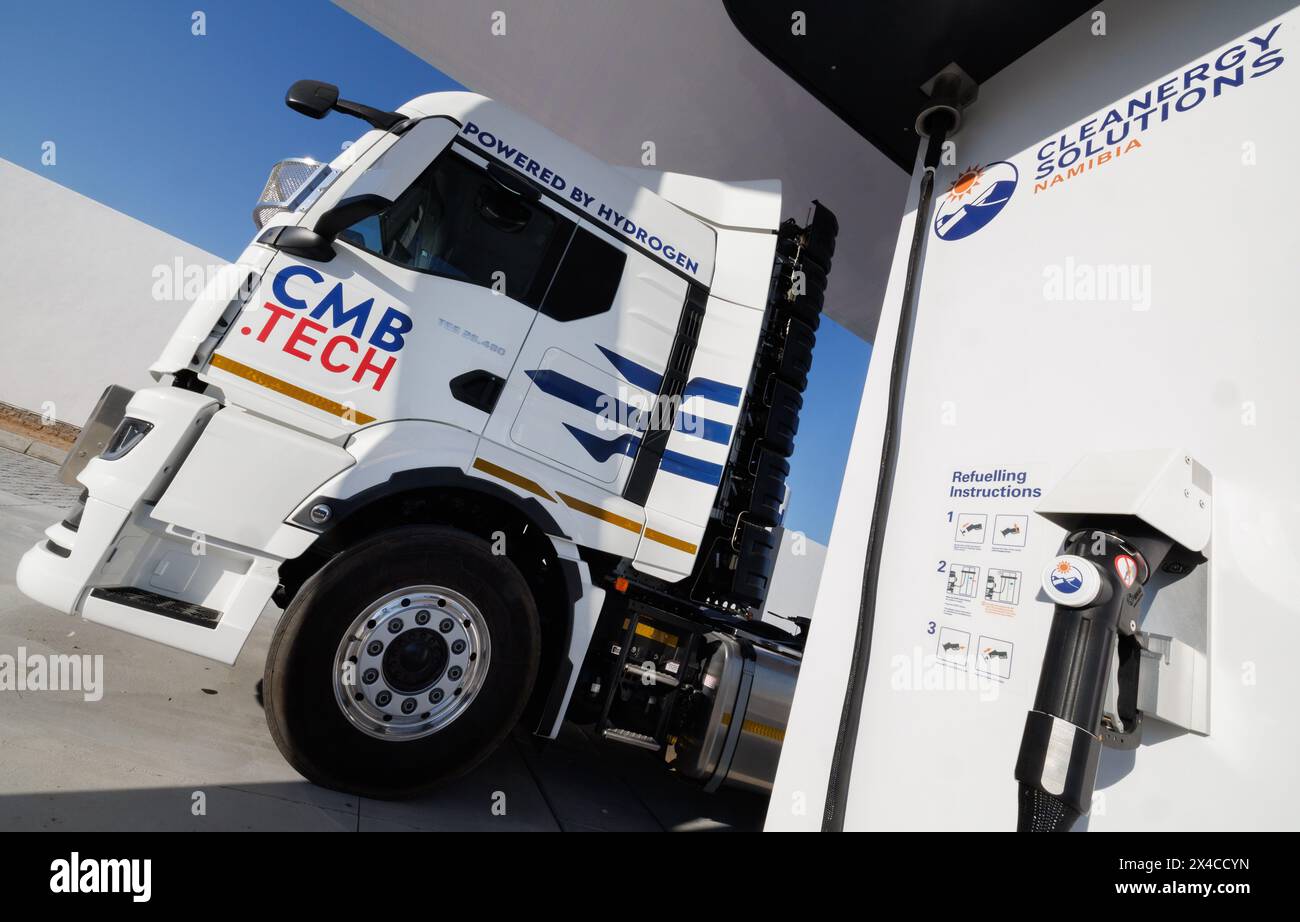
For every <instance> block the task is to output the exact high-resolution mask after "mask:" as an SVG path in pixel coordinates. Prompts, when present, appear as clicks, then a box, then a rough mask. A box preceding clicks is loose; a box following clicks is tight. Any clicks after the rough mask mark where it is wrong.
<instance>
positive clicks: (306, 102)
mask: <svg viewBox="0 0 1300 922" xmlns="http://www.w3.org/2000/svg"><path fill="white" fill-rule="evenodd" d="M284 104H285V105H286V106H288V107H289V108H290V109H292V110H293V111H295V112H301V113H302V114H303V115H305V116H307V117H308V118H324V117H325V116H326V115H328V114H329V112H330V110H331V109H337V110H338V111H339V112H342V113H343V114H344V115H351V116H353V117H355V118H359V119H361V120H362V121H363V122H366V123H367V124H369V125H370V126H371V127H372V128H378V129H379V130H380V131H390V130H392V129H393V128H396V127H397V126H398V125H402V124H403V123H406V124H407V125H408V126H409V124H410V123H411V122H412V120H411V119H408V118H407V117H406V116H405V115H402V114H400V113H398V112H385V111H384V110H383V109H376V108H373V107H372V106H367V105H364V104H362V103H359V102H352V101H351V100H347V99H339V88H338V87H336V86H335V85H334V84H332V83H325V82H323V81H321V80H299V81H298V82H297V83H295V84H294V85H293V86H291V87H289V92H287V93H285V94H284ZM398 133H399V134H400V133H401V132H400V131H399V132H398Z"/></svg>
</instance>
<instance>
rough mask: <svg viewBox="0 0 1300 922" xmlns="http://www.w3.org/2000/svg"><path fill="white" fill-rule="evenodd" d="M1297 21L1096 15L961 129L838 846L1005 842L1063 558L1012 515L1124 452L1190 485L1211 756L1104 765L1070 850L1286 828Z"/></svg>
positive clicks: (886, 317)
mask: <svg viewBox="0 0 1300 922" xmlns="http://www.w3.org/2000/svg"><path fill="white" fill-rule="evenodd" d="M1292 5H1293V3H1290V2H1252V3H1249V4H1223V3H1215V2H1209V0H1197V2H1191V3H1185V2H1179V3H1175V2H1172V0H1159V2H1144V3H1137V2H1125V3H1107V4H1105V5H1104V6H1103V7H1101V8H1100V10H1101V11H1102V12H1103V13H1104V14H1105V16H1104V20H1100V21H1099V20H1098V19H1097V18H1096V17H1095V14H1089V15H1086V16H1084V17H1082V18H1080V19H1079V20H1077V21H1076V22H1074V23H1073V24H1072V25H1071V26H1069V27H1067V28H1066V29H1064V30H1062V31H1061V32H1060V33H1058V34H1057V35H1055V36H1053V37H1052V38H1051V39H1049V40H1048V41H1047V42H1045V43H1044V44H1042V45H1041V46H1039V47H1038V48H1036V49H1035V50H1033V51H1032V52H1030V53H1029V54H1027V55H1026V56H1024V57H1023V58H1021V59H1020V60H1018V61H1016V62H1015V63H1014V64H1012V65H1011V66H1010V67H1008V68H1007V69H1006V70H1005V71H1003V72H1002V73H1000V74H998V75H997V76H996V77H995V78H994V79H992V80H990V81H989V82H988V83H986V84H985V85H984V86H982V87H981V89H980V95H979V99H978V101H977V102H976V103H975V104H974V105H973V106H972V107H971V108H970V109H969V110H968V111H967V113H966V120H965V123H964V126H963V128H962V131H961V132H960V134H958V135H957V136H956V138H955V141H956V148H955V154H956V156H955V160H956V162H955V163H954V164H951V165H945V166H942V167H940V171H939V175H938V180H937V182H936V186H935V189H936V194H935V207H934V210H933V213H932V214H931V216H930V221H929V226H928V229H927V232H926V242H925V252H924V270H923V280H922V283H921V285H920V289H919V301H918V320H917V324H916V330H915V339H914V343H913V348H912V353H911V367H910V372H909V375H908V379H907V392H906V405H905V410H904V413H903V418H902V425H901V454H900V460H899V466H898V473H897V481H896V486H895V490H894V493H893V499H892V505H891V511H890V519H889V528H888V531H887V533H886V537H885V544H884V555H883V562H882V570H881V573H880V583H879V601H878V605H877V610H876V618H875V625H874V633H873V636H872V641H871V659H870V667H869V669H868V672H867V675H866V679H865V695H864V700H863V707H862V720H861V724H860V727H859V733H858V738H857V746H856V758H855V760H854V763H853V766H852V773H851V784H850V788H849V792H848V797H847V804H846V808H845V809H846V812H845V814H844V815H845V818H846V823H845V825H846V828H850V829H917V828H921V829H994V830H997V829H1013V828H1014V827H1015V823H1016V795H1017V787H1016V782H1015V780H1014V777H1013V772H1014V769H1015V764H1016V755H1017V751H1018V748H1019V745H1020V738H1021V732H1022V730H1023V727H1024V724H1025V715H1026V713H1027V711H1028V710H1029V709H1030V707H1031V705H1032V704H1033V699H1034V693H1035V689H1036V685H1037V680H1038V673H1039V669H1040V664H1041V661H1042V655H1043V650H1044V645H1045V641H1046V636H1047V630H1048V626H1049V624H1050V621H1051V617H1052V611H1053V607H1052V604H1051V602H1050V600H1049V599H1048V598H1047V596H1046V595H1045V594H1044V593H1043V592H1042V590H1041V586H1040V578H1041V574H1042V572H1043V570H1044V568H1045V567H1046V566H1047V565H1048V564H1049V563H1050V562H1051V561H1052V560H1053V559H1054V558H1055V556H1056V554H1057V552H1058V550H1059V548H1060V545H1061V541H1062V538H1063V536H1064V534H1065V530H1064V529H1063V528H1062V527H1060V526H1058V525H1054V524H1052V523H1051V522H1049V521H1048V520H1047V519H1046V518H1044V517H1042V516H1041V515H1038V514H1037V513H1036V512H1035V509H1036V508H1037V507H1038V505H1039V502H1040V499H1041V498H1042V497H1044V496H1046V495H1047V494H1048V493H1049V491H1051V490H1052V488H1053V487H1054V486H1055V485H1056V484H1057V483H1058V482H1059V481H1060V480H1061V479H1062V478H1063V477H1064V476H1065V475H1066V473H1067V472H1069V471H1070V470H1071V469H1072V468H1073V467H1074V466H1075V465H1076V464H1077V463H1078V462H1079V461H1080V459H1081V458H1084V457H1085V456H1087V455H1090V454H1093V453H1096V452H1106V451H1117V450H1150V451H1152V452H1163V451H1171V450H1173V451H1179V452H1187V453H1189V454H1190V456H1191V457H1193V458H1195V460H1196V462H1198V463H1199V464H1200V465H1203V466H1204V468H1205V470H1207V471H1208V472H1209V473H1210V474H1211V475H1212V477H1213V483H1214V497H1213V498H1214V505H1213V517H1212V518H1213V521H1212V526H1211V533H1210V540H1209V544H1208V548H1207V550H1206V554H1207V556H1208V557H1209V564H1208V567H1209V571H1208V576H1209V593H1210V598H1209V608H1210V613H1211V614H1210V627H1209V636H1208V639H1204V638H1203V639H1202V640H1203V642H1205V643H1208V650H1209V652H1210V654H1211V655H1210V656H1209V660H1208V662H1209V663H1210V669H1211V673H1212V674H1211V675H1210V677H1209V683H1208V684H1209V689H1210V701H1209V711H1210V714H1211V717H1210V720H1209V722H1208V727H1209V728H1211V732H1210V733H1209V734H1208V735H1200V734H1198V733H1193V732H1187V731H1184V730H1181V729H1178V728H1176V727H1174V726H1173V725H1172V724H1171V723H1166V722H1162V721H1160V720H1150V721H1148V725H1147V726H1146V732H1145V736H1144V738H1143V743H1142V745H1141V746H1140V747H1139V748H1138V749H1137V750H1135V751H1119V750H1114V749H1106V750H1104V751H1103V753H1102V757H1101V763H1100V771H1099V777H1098V781H1097V786H1096V795H1095V799H1094V803H1093V809H1092V812H1091V814H1090V816H1089V817H1088V818H1087V819H1085V820H1082V821H1081V822H1080V823H1079V824H1078V826H1077V827H1076V828H1088V829H1093V830H1110V829H1206V828H1253V829H1267V828H1295V827H1296V826H1297V825H1300V805H1297V803H1296V801H1295V799H1294V798H1292V797H1289V796H1288V795H1287V793H1286V792H1287V791H1288V790H1289V789H1290V787H1291V785H1292V783H1293V780H1294V775H1295V767H1294V766H1295V763H1296V760H1297V758H1298V757H1300V722H1297V721H1296V720H1295V715H1294V708H1295V702H1296V701H1297V700H1298V699H1300V670H1297V669H1296V665H1295V653H1294V650H1295V648H1296V631H1297V625H1300V602H1298V601H1297V595H1296V593H1295V591H1294V589H1293V587H1292V585H1291V583H1292V575H1293V573H1294V571H1295V567H1296V548H1297V543H1296V536H1295V534H1294V531H1295V529H1294V523H1295V522H1296V521H1297V520H1300V515H1298V513H1300V509H1298V508H1297V507H1298V506H1300V502H1298V501H1297V494H1296V488H1295V458H1296V456H1297V453H1298V452H1300V417H1297V415H1296V414H1295V412H1294V410H1293V407H1292V402H1293V400H1294V397H1295V394H1296V392H1297V387H1298V386H1300V372H1298V371H1297V365H1296V361H1295V355H1294V353H1295V343H1296V342H1297V341H1298V340H1300V317H1298V315H1297V298H1298V297H1300V296H1298V295H1297V291H1298V290H1300V277H1298V275H1297V270H1296V265H1297V263H1296V256H1295V254H1296V250H1297V245H1298V244H1300V235H1297V232H1296V229H1295V226H1294V221H1293V218H1292V215H1293V214H1294V213H1295V209H1296V206H1297V205H1298V204H1300V188H1298V187H1297V184H1296V181H1295V165H1294V151H1295V150H1297V149H1298V148H1300V122H1298V121H1297V120H1296V118H1295V99H1296V98H1297V95H1298V94H1300V61H1297V60H1295V56H1296V55H1297V54H1298V53H1300V11H1296V10H1289V9H1288V7H1290V6H1292ZM1099 22H1100V25H1099ZM958 63H960V62H958ZM916 187H917V183H916V181H915V179H914V182H913V190H912V194H911V197H910V199H909V203H910V204H909V207H915V202H916ZM911 232H912V216H910V215H909V216H907V217H905V218H904V220H903V222H902V227H901V230H900V236H899V249H898V252H897V254H896V258H895V262H894V271H893V275H892V277H891V279H890V284H889V289H888V292H887V295H886V304H885V309H884V314H883V316H882V321H881V331H880V332H881V336H880V338H879V341H878V344H877V345H878V349H880V350H884V349H885V347H886V344H887V343H888V344H892V337H893V334H894V329H895V328H896V326H897V318H898V310H899V299H900V298H901V292H902V283H903V273H904V271H905V257H906V247H907V245H908V244H909V243H910V239H911ZM888 373H889V367H888V363H887V362H877V363H873V365H872V368H871V370H870V372H869V376H868V382H867V385H866V389H865V392H864V399H863V405H862V411H861V414H860V415H859V417H858V420H859V421H858V424H857V430H856V435H855V441H854V446H853V450H852V454H851V460H850V463H851V469H850V470H849V472H848V476H847V478H846V481H845V487H844V491H843V493H842V495H841V499H840V507H839V514H838V518H837V521H836V526H835V530H834V533H833V535H832V539H831V544H830V548H829V552H828V557H827V567H826V575H825V578H824V580H823V582H822V587H821V592H820V596H819V599H818V605H817V609H816V614H815V617H814V622H813V623H814V625H815V626H814V628H813V630H812V635H811V638H810V644H809V651H808V659H807V661H806V662H805V664H804V669H803V676H802V678H801V680H800V685H799V688H798V691H797V693H796V698H795V704H794V711H793V714H792V719H791V724H792V725H791V729H790V731H789V733H788V735H787V740H786V751H785V753H784V754H783V756H782V763H781V768H780V771H779V773H778V778H777V784H776V790H775V791H774V794H773V797H772V801H771V805H770V808H769V814H768V827H769V828H777V829H787V828H817V827H818V826H819V825H820V823H821V817H822V809H823V802H824V792H825V790H826V779H827V774H828V772H829V770H830V761H831V757H830V754H831V751H832V749H833V747H834V742H835V738H836V727H837V724H838V722H839V719H840V714H841V706H842V703H843V694H844V681H845V674H846V670H847V665H848V661H849V655H850V654H849V651H850V650H851V647H852V641H853V631H854V624H855V622H856V619H857V615H858V605H859V600H860V593H861V580H862V561H863V557H864V554H865V545H866V534H867V530H868V528H869V526H870V521H869V519H870V510H871V506H872V495H871V494H872V491H873V490H874V486H875V482H876V473H877V469H878V467H879V458H880V444H881V431H882V425H883V418H884V394H885V388H886V386H887V381H888ZM1178 499H1179V500H1181V499H1182V496H1181V495H1180V496H1179V497H1178ZM1198 642H1200V641H1198ZM1197 725H1198V726H1204V725H1205V724H1203V723H1199V722H1198V723H1197Z"/></svg>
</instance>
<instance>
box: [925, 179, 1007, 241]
mask: <svg viewBox="0 0 1300 922" xmlns="http://www.w3.org/2000/svg"><path fill="white" fill-rule="evenodd" d="M1019 181H1020V171H1019V170H1017V169H1016V167H1015V164H1013V163H1009V162H1007V161H1006V160H999V161H997V162H996V163H990V164H989V165H988V166H972V167H967V168H966V169H964V170H962V172H961V173H960V174H959V175H958V176H957V178H956V179H954V180H953V182H952V185H951V186H950V187H949V188H948V191H947V193H946V194H945V195H944V196H943V197H942V198H941V199H940V200H939V205H938V207H937V208H936V209H935V214H934V233H935V236H937V237H938V238H939V239H940V240H963V239H965V238H966V237H969V236H970V235H971V234H973V233H975V232H976V231H977V230H980V229H981V228H982V227H984V226H985V225H986V224H988V223H989V222H990V221H992V220H993V219H994V218H996V217H997V216H998V215H999V214H1000V213H1001V212H1002V209H1003V208H1005V207H1006V205H1007V202H1009V201H1011V196H1012V195H1013V194H1014V193H1015V191H1016V184H1017V183H1018V182H1019Z"/></svg>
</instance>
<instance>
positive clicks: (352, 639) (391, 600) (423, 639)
mask: <svg viewBox="0 0 1300 922" xmlns="http://www.w3.org/2000/svg"><path fill="white" fill-rule="evenodd" d="M491 652H492V651H491V642H490V638H489V636H488V630H487V622H485V621H484V620H483V615H482V614H481V613H480V612H479V610H478V608H477V607H476V606H475V605H474V603H473V602H471V601H470V600H469V599H467V598H465V597H464V596H463V595H461V594H460V593H458V592H454V591H452V590H450V589H446V588H443V587H441V586H409V587H407V588H405V589H401V590H398V591H397V592H391V593H389V594H388V595H385V596H384V597H382V598H380V599H377V600H375V601H374V602H373V603H371V604H370V605H368V606H367V607H366V608H365V609H364V610H363V611H362V612H361V614H360V615H358V616H357V618H356V620H354V621H353V622H352V626H351V627H350V628H349V629H348V632H347V633H346V634H345V635H344V637H343V640H342V641H341V642H340V643H339V648H338V652H337V653H336V654H335V657H334V698H335V700H336V701H337V702H338V705H339V709H340V710H342V711H343V715H344V716H345V717H346V718H347V719H348V721H349V722H350V723H351V724H352V725H353V726H354V727H356V728H357V729H358V730H360V731H361V732H362V733H365V734H367V735H368V736H373V737H376V738H379V739H386V740H411V739H420V738H422V737H426V736H429V735H431V734H433V733H437V732H438V731H439V730H441V729H442V728H443V727H445V726H447V725H448V724H449V723H451V722H452V721H453V720H455V719H456V718H457V717H459V716H460V715H461V714H463V713H464V712H465V710H466V709H467V708H468V707H469V705H470V703H471V702H472V701H473V700H474V696H475V695H477V694H478V691H479V689H480V688H481V687H482V685H483V678H484V676H486V675H487V670H488V663H489V660H490V658H491Z"/></svg>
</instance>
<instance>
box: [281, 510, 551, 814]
mask: <svg viewBox="0 0 1300 922" xmlns="http://www.w3.org/2000/svg"><path fill="white" fill-rule="evenodd" d="M540 647H541V643H540V629H539V627H538V615H537V606H536V604H535V602H534V600H533V597H532V594H531V593H530V592H529V589H528V584H527V582H526V581H525V580H524V578H523V576H522V574H520V572H519V570H518V569H517V568H516V567H515V566H514V564H512V563H511V562H510V561H509V559H507V558H506V557H504V556H499V555H494V554H492V553H491V551H490V549H489V547H488V544H487V542H485V541H483V540H482V539H480V538H477V537H475V536H473V535H470V534H468V533H466V532H462V531H457V530H455V529H451V528H441V527H434V526H417V527H409V528H401V529H396V530H393V531H389V532H385V533H383V534H380V535H376V536H375V537H373V538H370V539H368V540H366V541H364V542H362V543H361V544H359V545H357V546H356V547H355V548H352V549H350V550H348V551H345V552H344V553H342V554H340V555H339V556H337V557H335V558H334V559H333V560H331V561H330V562H329V563H328V564H327V565H326V566H325V567H324V568H323V569H322V570H321V571H320V572H319V573H317V574H316V575H315V576H313V577H312V578H311V579H310V580H309V581H308V582H307V583H306V584H305V585H304V586H303V587H302V589H301V590H300V591H299V593H298V594H297V596H296V597H295V598H294V600H293V602H292V603H290V605H289V607H288V609H286V610H285V613H284V615H283V617H282V618H281V619H280V623H279V625H278V626H277V627H276V630H275V634H274V636H273V637H272V639H271V649H270V652H269V653H268V654H267V659H266V675H265V681H264V683H263V687H264V694H265V707H266V719H267V724H268V726H269V727H270V730H271V736H272V737H273V738H274V739H275V742H276V745H277V746H278V747H279V748H280V752H281V753H282V754H283V755H284V757H285V758H286V759H287V760H288V761H289V763H290V764H291V765H292V766H293V767H294V768H295V769H297V770H298V771H299V772H300V773H301V774H302V775H303V776H304V777H306V778H307V779H308V780H309V781H312V782H313V783H315V784H319V785H321V786H322V787H327V788H332V789H335V790H341V791H346V792H348V793H352V794H359V795H364V796H368V797H379V798H395V797H407V796H411V795H414V794H418V793H420V792H422V791H424V790H427V789H429V788H431V787H433V786H435V785H436V784H438V783H439V782H440V781H444V780H447V779H449V778H454V777H456V776H458V775H462V774H464V773H465V772H467V771H469V770H470V769H471V768H473V767H474V766H475V765H477V764H478V763H479V762H481V761H482V760H483V759H484V758H486V757H487V756H488V755H489V754H490V753H491V752H492V751H493V750H494V749H496V747H497V746H498V745H500V743H501V741H502V740H503V739H504V738H505V736H506V734H507V733H509V732H510V729H511V728H512V727H513V726H514V724H515V723H516V722H517V721H518V720H519V715H520V713H521V712H522V711H523V708H524V705H525V703H526V702H527V700H528V696H529V694H530V693H531V691H532V688H533V683H534V681H535V679H536V677H537V664H538V657H539V651H540Z"/></svg>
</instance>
